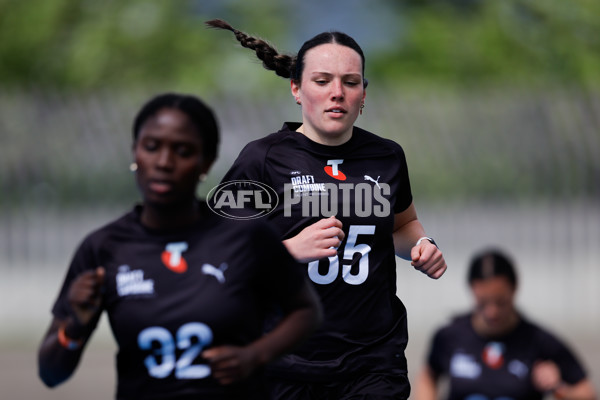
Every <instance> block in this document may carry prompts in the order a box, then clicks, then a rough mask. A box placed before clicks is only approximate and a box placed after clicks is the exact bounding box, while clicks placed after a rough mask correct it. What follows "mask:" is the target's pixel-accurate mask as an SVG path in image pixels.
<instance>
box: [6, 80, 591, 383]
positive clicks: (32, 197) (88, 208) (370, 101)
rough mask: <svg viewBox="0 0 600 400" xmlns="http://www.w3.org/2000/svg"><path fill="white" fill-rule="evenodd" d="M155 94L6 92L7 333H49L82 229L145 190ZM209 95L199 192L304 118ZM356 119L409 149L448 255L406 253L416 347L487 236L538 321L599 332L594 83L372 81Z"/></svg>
mask: <svg viewBox="0 0 600 400" xmlns="http://www.w3.org/2000/svg"><path fill="white" fill-rule="evenodd" d="M372 93H375V94H376V95H375V94H372ZM148 97H149V93H114V92H104V93H91V94H78V95H74V94H65V93H60V92H48V91H43V92H38V91H35V90H30V91H24V92H12V93H10V92H2V93H0V189H1V195H0V196H1V197H0V271H1V272H2V277H3V278H2V279H1V280H0V293H2V296H3V301H2V303H1V305H0V318H1V320H2V321H3V322H5V324H3V325H4V328H3V329H2V331H1V335H0V344H2V343H8V345H13V344H15V343H20V342H25V343H26V346H29V345H30V344H31V343H34V342H35V341H37V340H38V339H39V337H41V334H42V332H41V331H42V328H43V326H44V325H45V324H46V323H48V321H49V317H50V315H49V309H50V306H51V303H52V301H53V300H54V296H56V294H57V292H58V288H59V284H60V282H61V280H62V277H63V274H64V272H65V268H66V265H67V263H68V262H69V259H70V257H71V255H72V253H73V251H74V249H75V247H76V245H77V243H78V242H79V241H80V240H81V238H82V237H83V235H84V234H85V233H87V232H89V231H90V230H91V229H94V228H96V227H98V226H99V225H101V224H103V223H105V222H107V221H108V220H110V219H112V218H114V217H116V216H118V215H120V214H121V213H122V212H124V211H125V210H127V209H129V208H130V206H131V204H132V203H133V202H135V201H137V199H138V197H137V193H136V190H135V185H134V183H133V177H132V176H131V174H130V173H129V172H128V165H129V163H130V160H131V154H130V149H131V133H130V125H131V121H132V120H133V116H134V114H135V112H136V111H137V109H138V108H139V106H140V105H141V104H142V102H143V101H145V100H146V99H147V98H148ZM204 98H205V100H207V102H208V103H209V104H211V105H212V106H213V108H214V109H215V111H216V113H217V115H218V117H219V121H220V125H221V128H222V146H221V151H220V153H221V154H220V157H219V159H218V162H217V163H216V165H215V167H214V168H213V172H212V173H211V176H210V179H209V181H208V182H206V183H205V184H204V185H203V186H204V187H203V188H202V193H206V192H207V191H208V189H210V187H212V186H213V185H215V184H216V183H218V181H219V179H220V178H221V176H222V175H223V174H224V172H225V171H226V169H227V167H228V166H229V165H230V164H231V163H232V161H233V159H234V158H235V157H236V156H237V154H238V152H239V151H240V150H241V148H242V146H243V145H244V144H245V143H247V142H248V141H249V140H252V139H254V138H258V137H260V136H262V135H264V134H266V133H268V132H272V131H275V130H277V129H278V128H279V127H280V126H281V124H282V122H283V121H285V120H298V119H299V118H300V111H299V108H297V106H295V105H294V104H293V99H292V98H291V96H283V95H282V96H266V95H265V96H264V97H262V98H239V97H234V96H227V97H222V96H218V95H212V96H207V97H204ZM357 124H358V125H359V126H361V127H363V128H365V129H368V130H371V131H373V132H375V133H378V134H380V135H382V136H385V137H388V138H391V139H394V140H396V141H397V142H398V143H400V144H401V145H402V146H403V147H404V149H405V151H406V153H407V159H408V164H409V170H410V176H411V183H412V187H413V192H414V193H413V194H414V196H415V203H416V205H417V210H418V212H419V217H420V219H421V220H422V221H423V223H424V225H425V227H426V230H427V232H428V233H429V234H431V235H432V236H434V237H435V238H436V240H437V241H438V243H439V244H440V245H441V247H442V249H443V250H444V252H445V254H446V257H447V260H448V263H449V265H450V270H449V271H448V273H447V274H446V276H444V278H442V279H441V280H440V281H431V280H428V279H426V278H425V277H424V276H422V275H421V274H418V273H415V272H414V271H412V268H411V267H410V265H409V264H408V263H406V262H404V261H402V260H399V261H398V266H399V267H398V270H399V277H398V292H399V295H400V297H401V298H402V299H403V301H404V302H405V303H406V304H407V308H408V310H409V324H410V326H411V330H412V333H411V334H413V333H415V334H414V335H413V343H419V341H420V343H421V347H416V349H418V353H420V352H421V350H422V349H423V347H422V346H423V345H424V341H425V339H426V338H427V335H428V334H429V333H430V331H431V329H433V328H434V327H435V326H437V325H439V324H441V323H443V322H444V321H445V320H446V319H447V318H448V316H449V315H450V314H452V313H454V312H457V311H460V310H463V309H465V308H466V307H467V306H468V304H469V298H468V296H467V293H466V291H465V288H466V286H465V284H464V275H465V267H466V263H467V262H468V259H469V257H470V256H471V254H472V253H473V252H474V251H476V250H479V249H480V248H481V247H483V246H488V245H496V246H500V247H502V248H505V249H506V250H507V251H509V252H510V253H511V254H513V255H514V256H515V258H516V260H517V261H518V264H519V267H520V275H521V282H522V285H521V291H520V297H519V303H520V304H521V307H522V309H524V310H525V312H527V313H528V314H531V316H532V317H533V319H535V320H538V321H541V323H543V324H545V325H550V326H551V327H553V328H555V329H556V330H557V331H558V333H559V334H562V336H566V335H571V336H573V335H579V336H580V337H584V336H590V335H592V334H593V333H594V332H596V333H597V332H598V331H600V268H599V267H600V266H599V265H598V264H599V261H598V260H600V201H599V200H600V96H599V94H598V93H589V92H586V91H582V90H573V89H566V88H562V89H560V88H558V89H553V90H547V89H545V90H538V91H525V90H519V89H511V90H505V89H495V90H492V89H490V90H478V91H467V90H461V91H451V90H445V91H428V90H392V89H387V88H377V87H376V84H371V86H369V93H368V96H367V101H366V108H365V112H364V114H363V115H362V116H361V117H359V121H358V123H357ZM15 305H18V307H15ZM415 337H416V341H415V339H414V338H415ZM32 341H33V342H32ZM413 349H414V347H413ZM578 350H583V351H587V349H581V348H579V349H578ZM413 351H414V350H413ZM590 354H593V353H588V354H587V355H588V356H589V355H590ZM595 354H596V355H597V354H598V353H597V352H596V353H595ZM409 355H410V353H409ZM412 356H414V357H421V356H422V354H416V353H413V355H412ZM409 361H410V359H409ZM588 362H591V363H592V364H593V365H594V366H595V367H596V368H600V360H597V359H595V360H591V361H590V360H588ZM596 374H600V371H597V372H596Z"/></svg>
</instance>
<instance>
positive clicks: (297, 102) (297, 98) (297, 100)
mask: <svg viewBox="0 0 600 400" xmlns="http://www.w3.org/2000/svg"><path fill="white" fill-rule="evenodd" d="M296 104H298V105H299V106H301V105H302V102H301V101H300V98H299V97H296Z"/></svg>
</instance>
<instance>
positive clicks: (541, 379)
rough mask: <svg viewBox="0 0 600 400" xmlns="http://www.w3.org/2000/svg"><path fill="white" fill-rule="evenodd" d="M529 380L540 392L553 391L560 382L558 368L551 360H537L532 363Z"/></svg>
mask: <svg viewBox="0 0 600 400" xmlns="http://www.w3.org/2000/svg"><path fill="white" fill-rule="evenodd" d="M531 380H532V382H533V386H535V388H536V389H537V390H538V391H540V392H553V391H554V390H556V389H557V388H558V387H559V386H560V384H561V383H562V380H561V377H560V370H559V369H558V367H557V366H556V364H555V363H553V362H552V361H538V362H536V363H535V364H533V368H532V369H531Z"/></svg>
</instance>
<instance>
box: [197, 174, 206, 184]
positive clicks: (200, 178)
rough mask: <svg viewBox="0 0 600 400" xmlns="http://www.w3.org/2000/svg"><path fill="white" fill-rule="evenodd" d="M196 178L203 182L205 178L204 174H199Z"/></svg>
mask: <svg viewBox="0 0 600 400" xmlns="http://www.w3.org/2000/svg"><path fill="white" fill-rule="evenodd" d="M198 180H199V181H200V182H204V181H205V180H206V174H200V176H199V177H198Z"/></svg>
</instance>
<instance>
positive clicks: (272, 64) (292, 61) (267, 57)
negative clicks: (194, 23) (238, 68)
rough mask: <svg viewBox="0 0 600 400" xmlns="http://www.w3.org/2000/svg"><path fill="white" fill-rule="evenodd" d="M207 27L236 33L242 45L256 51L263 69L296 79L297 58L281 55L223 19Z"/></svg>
mask: <svg viewBox="0 0 600 400" xmlns="http://www.w3.org/2000/svg"><path fill="white" fill-rule="evenodd" d="M206 25H208V26H209V27H212V28H217V29H225V30H228V31H231V32H233V33H234V35H235V38H236V39H237V41H238V42H240V44H241V45H242V47H246V48H248V49H250V50H254V52H255V53H256V56H257V57H258V58H259V59H260V60H261V61H262V62H263V67H265V68H266V69H268V70H270V71H275V73H276V74H277V75H279V76H281V77H283V78H288V79H290V78H291V79H296V78H297V77H295V76H294V72H295V69H296V57H295V56H289V55H286V54H279V53H278V52H277V50H276V49H275V48H274V47H273V46H271V45H269V44H268V43H267V42H265V41H264V40H262V39H258V38H255V37H252V36H250V35H248V34H247V33H244V32H242V31H239V30H237V29H235V28H234V27H232V26H231V25H229V24H228V23H227V22H225V21H223V20H221V19H213V20H210V21H206Z"/></svg>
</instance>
